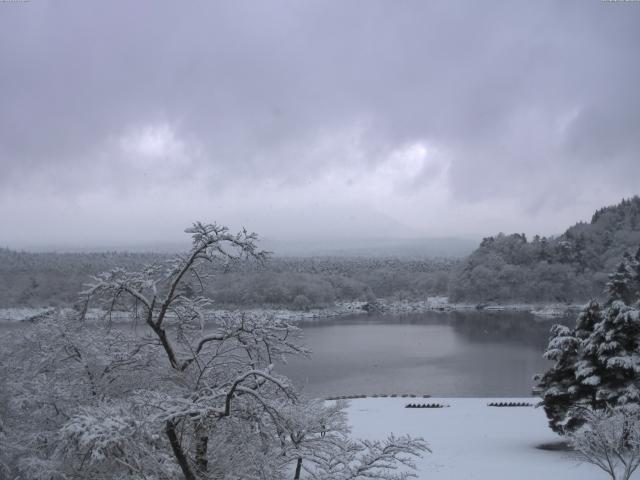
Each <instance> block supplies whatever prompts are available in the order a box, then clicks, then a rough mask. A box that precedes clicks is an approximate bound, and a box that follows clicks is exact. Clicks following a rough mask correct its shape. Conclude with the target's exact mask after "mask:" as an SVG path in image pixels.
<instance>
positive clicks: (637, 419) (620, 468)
mask: <svg viewBox="0 0 640 480" xmlns="http://www.w3.org/2000/svg"><path fill="white" fill-rule="evenodd" d="M581 414H582V415H583V417H584V419H585V424H584V425H583V426H582V427H581V428H580V429H579V430H578V431H576V432H575V433H573V434H571V436H570V443H571V445H572V446H573V448H574V449H575V450H576V451H577V452H578V453H579V454H580V456H581V457H582V459H583V460H584V461H585V462H587V463H591V464H593V465H595V466H597V467H599V468H600V469H602V470H603V471H605V472H607V473H608V474H609V476H610V477H611V479H612V480H629V479H630V478H631V475H632V474H633V472H635V471H636V469H637V468H638V466H639V465H640V409H638V407H637V406H631V405H629V406H622V407H616V408H610V409H605V410H595V411H592V410H587V409H582V412H581Z"/></svg>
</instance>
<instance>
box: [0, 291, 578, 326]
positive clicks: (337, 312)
mask: <svg viewBox="0 0 640 480" xmlns="http://www.w3.org/2000/svg"><path fill="white" fill-rule="evenodd" d="M375 308H376V311H378V312H380V313H390V314H406V313H422V312H451V311H474V310H484V311H511V312H531V313H532V314H534V315H536V316H540V317H560V316H564V315H569V314H571V313H574V312H576V311H579V310H580V309H581V308H582V306H581V305H566V304H544V305H539V304H536V305H534V304H525V303H522V304H520V303H518V304H515V303H514V304H504V305H503V304H483V305H475V304H469V303H449V301H448V298H447V297H428V298H427V299H426V300H419V301H405V300H388V299H379V300H378V301H377V303H376V305H375ZM53 310H55V309H53V308H29V307H24V308H22V307H21V308H0V322H20V321H28V320H33V319H34V318H37V317H39V316H41V315H42V314H44V313H46V312H49V311H53ZM66 310H70V309H66ZM217 311H218V312H221V313H223V312H225V311H227V310H225V309H220V310H217ZM242 311H244V312H252V313H259V314H267V315H274V316H275V317H278V318H282V319H288V320H305V319H307V320H310V319H318V318H330V317H339V316H343V315H355V314H366V313H367V302H360V301H352V302H336V303H335V304H333V305H331V306H328V307H325V308H314V309H310V310H307V311H299V310H287V309H277V308H243V309H242ZM103 315H104V312H101V311H99V310H97V309H90V310H89V311H88V312H87V319H88V320H98V319H99V318H101V317H102V316H103ZM128 317H129V314H128V313H126V312H115V313H114V314H113V319H114V320H118V321H126V320H127V319H128Z"/></svg>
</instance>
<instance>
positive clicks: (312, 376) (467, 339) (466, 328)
mask: <svg viewBox="0 0 640 480" xmlns="http://www.w3.org/2000/svg"><path fill="white" fill-rule="evenodd" d="M554 323H565V324H572V323H574V320H573V319H570V318H569V319H566V318H563V319H551V320H545V319H540V318H537V317H535V316H533V315H531V314H528V313H519V312H492V313H488V312H475V311H474V312H452V313H441V312H427V313H421V314H411V315H388V314H384V315H355V316H345V317H336V318H332V319H320V320H308V321H304V322H302V323H301V324H300V326H301V327H302V331H303V342H304V343H305V344H306V345H307V346H309V347H310V348H311V349H312V351H313V353H312V355H311V357H310V358H292V359H290V360H289V363H288V364H286V365H284V366H283V365H278V366H277V370H278V371H279V372H280V373H284V374H285V375H287V376H289V377H290V378H291V379H292V380H293V381H294V383H295V384H297V385H298V386H299V387H301V388H302V390H303V391H304V392H305V393H307V394H309V395H312V396H322V397H328V396H338V395H360V394H374V393H383V394H392V393H415V394H430V395H432V396H445V397H446V396H449V397H478V396H482V397H491V396H504V397H506V396H514V397H515V396H529V395H531V388H532V386H533V381H532V377H533V375H534V374H536V373H539V372H543V371H544V370H545V369H546V368H548V365H549V363H548V362H547V361H545V360H544V359H543V358H542V352H543V351H544V349H545V346H546V344H547V340H548V335H549V329H550V327H551V325H553V324H554ZM22 328H25V324H22V323H15V324H7V323H4V322H3V323H0V335H2V336H4V334H8V333H9V331H11V330H14V329H22ZM138 328H140V327H138ZM143 330H144V329H143Z"/></svg>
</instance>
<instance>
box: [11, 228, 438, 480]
mask: <svg viewBox="0 0 640 480" xmlns="http://www.w3.org/2000/svg"><path fill="white" fill-rule="evenodd" d="M188 232H189V233H191V235H192V238H193V245H192V248H191V250H190V251H189V252H188V253H187V254H185V255H182V256H178V257H177V258H176V259H175V260H174V261H171V262H168V263H160V264H158V263H156V264H150V265H147V266H145V267H144V268H142V269H140V270H138V271H129V270H127V269H123V268H117V269H114V270H111V271H109V272H106V273H103V274H100V275H98V276H96V277H95V278H94V279H93V281H92V283H91V285H88V287H87V289H86V290H85V291H84V292H83V298H84V300H85V302H86V303H84V305H83V309H82V314H81V315H78V314H77V313H76V314H72V313H70V312H69V311H66V312H55V313H53V314H51V315H48V316H47V318H43V319H40V320H38V321H37V322H36V323H35V324H34V325H33V328H32V329H30V331H29V333H28V334H26V335H17V336H16V337H15V338H14V339H13V340H11V339H9V340H8V344H7V346H8V347H9V348H7V349H6V351H5V349H4V348H3V349H0V373H2V375H0V419H4V420H6V422H5V423H4V424H2V425H0V427H1V428H0V446H2V445H11V446H12V448H11V451H10V453H9V454H8V455H7V452H8V451H5V452H0V472H1V473H2V474H4V473H6V476H8V477H9V478H30V479H34V480H40V479H42V480H52V479H58V478H60V479H63V478H64V479H75V478H77V479H80V478H92V479H96V480H106V479H148V478H154V479H159V480H169V479H175V478H179V477H183V478H185V479H187V480H205V479H206V480H222V479H225V480H226V479H233V480H239V479H243V480H274V479H284V478H291V476H294V477H295V478H303V476H304V477H305V478H309V479H310V480H312V479H317V480H328V479H336V480H356V479H367V478H372V479H373V478H375V479H396V478H406V477H407V476H409V475H410V472H407V471H406V470H407V469H408V468H407V467H411V466H412V463H411V458H412V457H414V456H417V455H420V454H421V452H423V451H425V449H426V444H424V442H423V441H422V440H421V439H411V438H408V437H389V438H388V439H387V440H385V441H383V442H369V441H358V440H352V439H350V438H349V437H348V430H349V429H348V426H347V423H346V412H345V406H346V404H345V403H343V402H338V403H336V404H334V403H331V402H322V401H319V400H315V401H314V400H312V401H309V400H305V399H300V398H299V397H298V395H296V392H295V391H294V389H293V388H292V386H291V385H290V383H289V381H288V379H287V378H285V377H283V376H280V375H278V374H277V373H276V368H275V367H274V365H275V364H276V363H277V362H278V361H279V360H283V359H285V358H286V357H287V356H289V355H301V354H302V355H304V354H306V353H307V351H306V350H305V349H304V348H303V347H302V346H300V345H299V344H298V335H299V330H298V328H296V327H295V326H294V325H292V324H290V323H288V322H285V321H282V320H279V319H277V318H273V317H270V316H267V315H263V314H246V313H241V312H236V313H216V312H215V311H214V310H212V309H211V303H210V302H209V300H208V299H207V298H205V297H204V296H202V295H198V294H196V293H195V291H196V290H197V288H198V286H199V285H201V286H202V287H204V285H205V282H207V280H208V276H207V271H211V270H208V269H207V265H208V264H210V263H212V262H213V263H215V262H220V263H222V264H223V265H226V264H228V263H229V262H235V261H239V260H240V259H242V258H247V257H248V258H251V259H254V260H257V261H263V260H264V259H265V258H266V254H264V253H263V252H260V251H258V250H257V248H256V246H255V240H256V237H255V235H253V234H248V233H246V232H241V233H240V234H237V235H231V234H229V233H228V231H227V229H226V228H224V227H219V226H216V225H205V224H200V223H196V224H195V225H194V226H193V227H192V228H190V229H189V230H188ZM215 270H218V269H213V271H215ZM201 291H202V292H203V291H204V288H202V289H201ZM96 304H97V305H98V306H100V307H101V310H100V311H103V312H104V316H105V318H107V319H108V320H109V321H106V322H103V323H99V324H95V323H93V322H90V321H89V320H88V318H89V317H88V316H86V315H85V314H86V313H87V312H89V306H90V305H96ZM91 312H92V313H93V311H91ZM123 313H124V314H125V317H127V316H128V317H129V318H130V319H131V320H133V322H134V323H133V325H134V326H136V328H135V329H134V328H131V325H130V324H129V323H126V324H125V326H120V325H119V324H118V323H116V322H113V321H110V320H111V319H113V318H122V315H123ZM83 320H84V321H83ZM138 324H142V326H143V327H144V328H142V331H140V329H138V328H137V325H138ZM5 373H6V375H5ZM5 432H6V433H5ZM3 469H4V472H3ZM292 474H293V475H292Z"/></svg>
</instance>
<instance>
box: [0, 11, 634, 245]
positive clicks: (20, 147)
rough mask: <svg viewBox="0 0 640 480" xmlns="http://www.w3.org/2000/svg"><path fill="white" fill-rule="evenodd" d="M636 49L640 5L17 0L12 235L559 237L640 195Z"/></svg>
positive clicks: (6, 41) (4, 217) (5, 147)
mask: <svg viewBox="0 0 640 480" xmlns="http://www.w3.org/2000/svg"><path fill="white" fill-rule="evenodd" d="M638 45H640V4H636V3H634V2H617V3H616V2H599V1H593V2H584V1H566V2H551V1H538V2H525V1H522V2H507V1H504V2H497V1H495V2H445V1H442V2H437V1H434V2H423V1H408V0H405V1H401V2H383V1H380V2H378V1H373V2H372V1H366V2H365V1H361V2H360V1H354V2H333V3H328V2H320V1H317V2H297V1H290V2H286V1H280V2H276V1H273V2H248V1H247V2H243V1H240V2H201V3H200V2H190V3H189V4H184V3H178V2H170V1H165V2H162V1H161V2H157V1H154V2H151V1H140V2H131V3H130V2H127V3H125V2H122V3H120V2H95V3H94V2H73V1H70V2H41V1H31V2H27V3H12V2H8V3H0V105H2V107H1V108H0V165H1V166H2V172H3V173H2V175H1V176H0V189H1V190H0V221H2V222H3V224H4V225H10V226H11V227H12V228H8V229H7V230H6V231H5V230H4V229H3V232H2V235H0V241H3V242H6V243H10V244H15V243H18V242H22V241H26V240H25V239H30V238H32V235H33V234H32V232H33V229H32V227H29V226H28V223H30V222H24V217H25V216H28V217H29V218H32V219H34V220H35V221H36V222H35V223H38V222H37V220H38V219H39V221H41V222H45V223H46V222H48V224H49V225H50V226H51V228H52V229H53V228H55V225H56V220H60V219H62V218H64V219H65V225H66V228H65V229H64V232H63V233H58V234H56V239H57V241H59V242H62V243H64V242H65V241H67V240H69V241H70V240H72V239H74V238H76V239H77V238H78V232H79V231H83V228H85V226H86V223H87V222H90V218H91V212H95V214H96V215H99V216H100V217H101V218H102V219H103V222H102V224H103V225H104V229H105V230H104V231H101V230H100V229H97V230H96V232H95V236H96V238H93V237H87V241H88V242H91V241H94V242H95V241H96V239H97V238H98V237H99V236H100V235H102V236H104V235H106V231H107V229H108V231H109V232H111V233H110V237H111V238H120V237H118V236H117V234H116V233H115V232H116V231H117V230H118V229H120V228H121V227H122V226H123V225H129V224H131V223H132V222H133V223H138V224H141V225H147V226H148V227H149V228H148V229H146V230H145V231H149V232H151V234H152V235H161V234H162V235H164V234H165V230H164V229H162V228H160V227H158V226H157V224H158V221H159V220H158V217H159V216H162V217H163V218H166V215H165V212H167V211H170V212H171V215H172V217H171V221H170V222H169V223H170V224H171V226H173V225H174V224H180V225H182V224H185V223H188V222H189V221H190V220H192V219H193V217H194V215H196V214H198V215H206V216H210V215H211V214H215V215H221V216H222V217H224V218H226V219H227V220H228V221H230V222H231V223H234V224H236V223H238V222H242V221H244V220H243V219H250V220H253V221H254V222H255V223H256V224H257V227H256V228H263V229H264V230H266V233H267V234H270V235H278V234H281V235H285V234H288V233H290V232H291V231H293V227H290V228H289V227H287V221H288V220H289V219H290V218H289V217H291V218H294V219H296V222H298V225H297V226H296V227H297V231H299V230H300V225H303V226H304V228H303V229H304V230H306V231H307V234H309V235H313V234H314V233H315V232H323V231H326V230H327V229H328V228H330V224H331V221H330V219H331V218H335V216H336V215H339V214H338V213H336V212H343V213H344V215H345V217H344V219H346V220H339V219H337V220H336V222H337V223H336V225H339V228H340V229H342V230H345V231H348V230H349V220H348V219H349V218H354V217H353V216H354V215H355V214H357V213H358V212H363V211H369V212H370V213H369V214H366V215H364V217H366V218H382V217H384V218H391V219H392V220H393V221H392V224H393V225H396V226H395V227H393V230H394V231H396V232H400V233H398V234H404V233H401V232H403V231H404V230H403V227H397V225H404V226H405V227H406V232H409V233H406V234H407V235H409V234H411V235H413V234H417V235H430V234H438V235H441V234H469V235H480V234H487V233H490V232H492V231H494V229H499V230H518V231H520V230H524V231H541V232H542V233H554V232H557V231H559V230H561V229H562V227H563V226H565V224H567V223H569V222H573V221H575V220H577V219H579V218H585V217H586V216H588V214H589V212H590V211H591V210H592V209H593V208H596V207H598V206H600V205H602V204H606V203H610V202H614V201H617V200H619V199H620V198H621V197H622V196H625V195H627V196H628V195H630V194H632V193H636V192H637V180H636V179H637V178H638V174H640V161H639V160H638V152H639V151H640V114H639V113H638V112H640V95H638V90H637V89H638V85H640V63H639V62H638V61H637V59H638ZM423 147H424V148H425V153H424V155H422V154H419V155H418V154H415V152H416V151H417V150H416V149H418V150H420V148H423ZM412 152H413V153H412ZM412 155H413V156H412ZM415 155H418V156H417V157H416V156H415ZM420 155H422V156H420ZM127 202H128V203H127ZM121 204H122V205H121ZM123 205H135V208H134V209H133V210H135V212H132V211H131V210H132V209H128V208H125V207H123ZM269 205H271V207H268V206H269ZM292 205H295V208H293V207H292ZM63 209H64V212H63ZM305 209H307V210H308V209H312V210H316V211H320V210H322V212H323V213H322V215H320V214H319V215H318V216H317V218H318V219H322V220H321V221H320V220H318V221H316V222H313V221H310V219H309V218H308V215H307V216H305V215H304V214H300V213H296V212H299V211H305ZM73 212H76V213H77V215H76V216H75V218H76V220H74V215H73ZM274 212H276V213H274ZM287 212H288V213H287ZM425 212H427V213H425ZM127 215H128V216H129V217H128V218H124V217H127ZM305 217H306V218H305ZM364 217H363V218H364ZM134 218H135V220H133V219H134ZM237 219H240V220H237ZM396 222H397V223H396ZM371 223H372V225H371V226H370V227H367V226H366V225H361V224H360V223H358V224H357V227H353V229H354V231H353V232H352V233H353V234H354V235H355V234H364V235H374V234H375V233H376V231H377V228H376V225H375V221H373V220H372V221H371ZM275 225H277V227H275ZM355 230H357V231H355ZM65 232H66V233H65ZM142 235H143V234H142V233H140V237H137V236H135V235H133V234H132V233H130V232H129V233H122V237H121V238H122V239H123V241H127V239H129V238H130V239H131V240H132V241H133V240H136V241H138V240H140V239H142Z"/></svg>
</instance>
